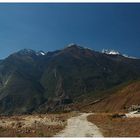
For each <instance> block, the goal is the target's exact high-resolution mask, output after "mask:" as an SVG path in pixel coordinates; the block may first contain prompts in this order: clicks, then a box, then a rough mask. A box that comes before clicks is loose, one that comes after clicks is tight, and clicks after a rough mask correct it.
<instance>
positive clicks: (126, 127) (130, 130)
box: [88, 113, 140, 137]
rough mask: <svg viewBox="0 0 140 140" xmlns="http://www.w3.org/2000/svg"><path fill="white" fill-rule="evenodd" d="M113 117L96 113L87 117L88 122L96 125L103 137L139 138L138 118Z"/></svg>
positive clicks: (139, 120)
mask: <svg viewBox="0 0 140 140" xmlns="http://www.w3.org/2000/svg"><path fill="white" fill-rule="evenodd" d="M113 116H114V114H111V113H98V114H95V115H90V116H88V121H90V122H92V123H94V124H95V125H97V126H98V127H99V129H100V130H101V132H102V133H103V135H104V136H105V137H139V136H140V123H139V122H140V118H124V117H113ZM118 116H121V115H118Z"/></svg>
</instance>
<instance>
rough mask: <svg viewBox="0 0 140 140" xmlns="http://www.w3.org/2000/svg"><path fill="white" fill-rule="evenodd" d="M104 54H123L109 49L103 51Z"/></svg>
mask: <svg viewBox="0 0 140 140" xmlns="http://www.w3.org/2000/svg"><path fill="white" fill-rule="evenodd" d="M102 53H105V54H109V55H120V54H121V53H120V52H118V51H115V50H107V49H103V50H102Z"/></svg>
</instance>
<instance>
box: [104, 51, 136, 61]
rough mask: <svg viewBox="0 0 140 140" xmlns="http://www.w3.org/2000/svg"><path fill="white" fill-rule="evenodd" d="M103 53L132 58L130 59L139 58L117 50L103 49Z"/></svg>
mask: <svg viewBox="0 0 140 140" xmlns="http://www.w3.org/2000/svg"><path fill="white" fill-rule="evenodd" d="M102 53H104V54H107V55H121V56H123V57H126V58H130V59H138V58H136V57H133V56H129V55H126V54H121V53H120V52H118V51H115V50H108V49H103V50H102Z"/></svg>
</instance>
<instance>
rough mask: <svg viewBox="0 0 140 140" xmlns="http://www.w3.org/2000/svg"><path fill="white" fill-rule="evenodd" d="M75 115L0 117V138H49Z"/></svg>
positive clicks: (72, 113)
mask: <svg viewBox="0 0 140 140" xmlns="http://www.w3.org/2000/svg"><path fill="white" fill-rule="evenodd" d="M75 115H76V113H74V112H71V113H62V114H46V115H45V114H40V115H21V116H11V117H6V116H1V117H0V137H51V136H53V135H55V134H56V133H58V132H59V131H61V130H62V129H64V127H65V126H66V124H67V119H68V118H70V117H72V116H75Z"/></svg>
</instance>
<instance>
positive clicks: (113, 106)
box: [82, 81, 140, 112]
mask: <svg viewBox="0 0 140 140" xmlns="http://www.w3.org/2000/svg"><path fill="white" fill-rule="evenodd" d="M139 103H140V81H136V82H132V83H130V84H128V85H125V86H122V87H120V88H118V89H114V90H111V93H110V94H108V95H107V96H106V97H105V98H104V99H102V100H101V101H100V102H97V103H94V104H88V105H85V106H83V107H82V111H93V112H116V111H117V112H127V109H128V108H129V107H131V106H132V105H138V104H139Z"/></svg>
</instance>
